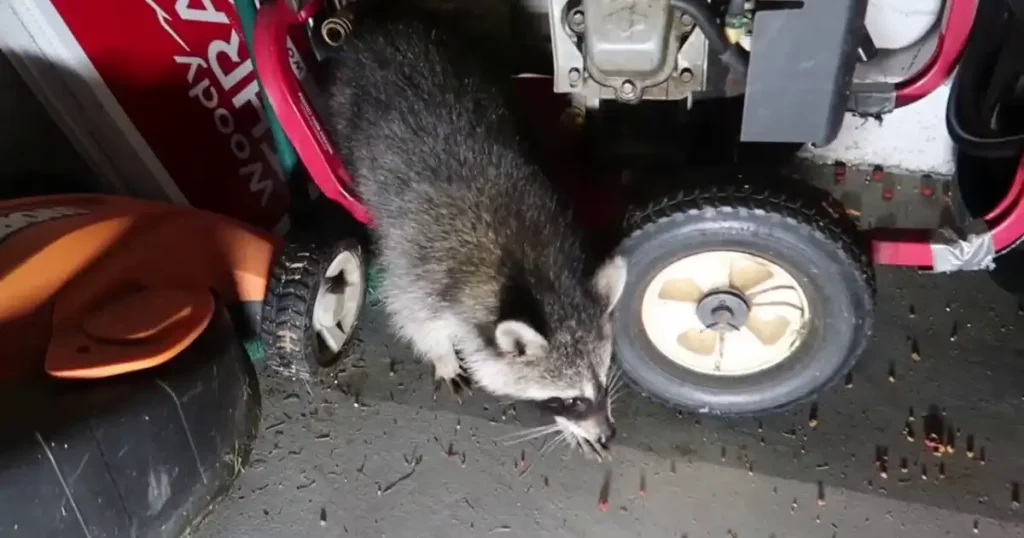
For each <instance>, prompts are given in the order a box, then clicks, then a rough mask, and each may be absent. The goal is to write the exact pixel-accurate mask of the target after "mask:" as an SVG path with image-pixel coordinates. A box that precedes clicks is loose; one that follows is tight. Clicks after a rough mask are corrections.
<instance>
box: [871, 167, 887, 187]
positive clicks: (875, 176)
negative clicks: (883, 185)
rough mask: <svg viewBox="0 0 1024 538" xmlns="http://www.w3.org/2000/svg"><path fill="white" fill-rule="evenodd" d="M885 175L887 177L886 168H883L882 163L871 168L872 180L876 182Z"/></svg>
mask: <svg viewBox="0 0 1024 538" xmlns="http://www.w3.org/2000/svg"><path fill="white" fill-rule="evenodd" d="M884 177H885V169H884V168H882V166H881V165H875V167H874V168H872V169H871V181H874V182H876V183H877V182H879V181H882V178H884Z"/></svg>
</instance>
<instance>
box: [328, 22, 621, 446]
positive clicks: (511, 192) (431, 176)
mask: <svg viewBox="0 0 1024 538" xmlns="http://www.w3.org/2000/svg"><path fill="white" fill-rule="evenodd" d="M490 59H492V57H490V56H489V55H488V54H487V53H484V52H481V49H480V47H479V46H477V45H476V44H475V43H474V42H473V41H472V40H469V39H467V38H465V37H464V36H462V35H460V33H459V32H458V31H457V30H454V29H453V28H452V27H451V26H449V25H447V24H441V23H438V22H437V21H428V20H426V19H421V18H415V19H414V18H410V17H401V16H396V15H393V14H388V15H387V16H378V15H374V14H369V15H366V14H364V15H362V16H357V18H356V19H355V24H354V28H353V30H352V32H351V33H350V34H349V35H348V36H347V37H346V38H345V41H344V42H343V43H342V45H341V47H340V48H339V50H338V52H337V53H336V54H334V55H333V56H332V57H331V58H330V59H329V60H327V61H326V63H325V64H324V66H323V67H324V71H323V72H322V73H321V80H320V89H321V93H322V95H323V97H324V98H325V99H324V103H323V107H324V110H323V111H322V114H323V116H324V119H325V123H326V126H327V130H328V134H329V136H330V137H331V139H332V141H333V143H334V144H335V145H336V147H337V151H338V152H339V155H340V156H341V157H342V159H343V160H344V162H345V164H346V166H347V168H348V170H349V171H350V173H351V174H352V176H353V179H354V181H355V186H356V191H357V194H358V195H359V196H360V197H361V199H362V201H363V203H364V204H366V206H367V207H368V208H369V209H370V211H371V212H372V215H373V218H374V223H373V228H374V229H373V232H374V235H375V240H376V241H375V242H376V249H377V253H378V256H379V261H380V264H381V267H382V272H383V278H382V280H383V282H382V287H381V290H380V295H381V298H382V300H383V303H384V305H385V308H386V310H387V312H388V314H389V316H390V318H391V320H392V323H393V326H394V329H395V330H396V332H397V333H398V335H399V336H400V337H401V338H403V339H405V340H407V341H408V342H409V343H410V344H411V345H412V347H413V348H414V350H415V351H416V352H417V353H418V354H419V355H420V356H422V358H423V359H424V360H426V361H429V362H431V363H432V364H433V367H434V372H435V378H436V380H437V381H438V382H444V383H448V385H449V386H450V387H451V388H452V390H453V392H458V389H459V388H460V384H459V380H460V379H463V380H464V379H465V377H466V376H468V380H469V381H470V382H471V383H472V384H473V385H474V386H477V387H480V388H482V389H483V390H485V391H487V392H489V393H491V394H493V395H495V396H498V397H504V398H509V399H514V400H520V401H523V400H525V401H530V402H534V403H536V404H538V405H539V406H540V407H541V408H543V409H545V410H547V411H548V412H550V413H551V414H552V415H554V418H555V422H554V424H553V425H552V426H551V427H550V429H549V431H551V432H554V431H555V430H556V429H560V430H561V432H562V436H561V438H562V439H566V440H567V441H569V442H570V443H573V444H575V445H577V446H578V447H579V448H580V449H582V450H584V451H587V452H588V453H591V454H600V453H603V450H604V449H606V448H607V446H608V442H609V441H611V439H612V437H614V435H615V427H614V421H613V419H612V417H611V411H610V403H609V402H610V398H609V381H611V380H610V379H609V370H610V362H611V354H612V345H611V339H612V336H611V329H610V326H609V325H610V316H611V313H612V309H613V307H614V306H615V303H616V302H617V300H618V298H619V295H620V294H621V293H622V289H623V286H624V285H625V279H626V263H625V261H624V260H623V259H622V258H621V257H612V258H607V259H604V258H602V257H599V256H596V255H594V254H591V253H589V252H590V251H589V250H588V249H587V248H586V245H585V241H584V237H583V235H582V234H581V231H580V229H579V228H578V227H577V225H576V224H574V221H573V219H572V216H571V213H570V210H569V209H568V206H567V204H565V203H564V200H563V199H562V198H560V196H559V195H558V194H557V193H556V191H555V189H554V187H553V186H552V185H551V184H550V183H549V182H548V180H547V179H546V178H545V176H544V175H543V174H542V172H541V170H540V168H539V166H538V165H537V164H535V163H534V162H533V161H532V160H531V159H530V158H529V157H528V152H527V148H526V147H525V146H524V143H523V140H522V139H521V138H520V136H519V135H518V129H517V123H516V118H515V116H514V115H513V113H512V112H510V109H509V107H508V97H509V95H508V94H507V93H506V92H507V91H508V90H509V89H510V86H511V82H512V80H511V78H510V77H509V76H508V72H503V71H502V69H500V68H497V67H495V66H494V65H492V64H489V63H488V61H489V60H490Z"/></svg>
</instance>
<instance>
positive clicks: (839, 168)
mask: <svg viewBox="0 0 1024 538" xmlns="http://www.w3.org/2000/svg"><path fill="white" fill-rule="evenodd" d="M833 171H834V173H835V180H836V185H842V184H843V183H846V163H844V162H843V161H836V162H835V163H834V164H833Z"/></svg>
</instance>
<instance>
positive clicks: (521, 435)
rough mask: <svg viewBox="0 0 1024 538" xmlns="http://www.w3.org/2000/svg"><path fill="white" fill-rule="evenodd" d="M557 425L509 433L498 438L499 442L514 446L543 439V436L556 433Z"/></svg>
mask: <svg viewBox="0 0 1024 538" xmlns="http://www.w3.org/2000/svg"><path fill="white" fill-rule="evenodd" d="M558 429H559V428H558V425H557V424H548V425H546V426H538V427H536V428H528V429H526V430H523V431H518V432H515V433H510V434H508V435H505V436H502V437H499V438H498V440H499V441H504V444H505V445H506V446H507V445H514V444H516V443H522V442H523V441H529V440H530V439H536V438H538V437H544V436H545V435H548V434H551V433H555V432H556V431H558Z"/></svg>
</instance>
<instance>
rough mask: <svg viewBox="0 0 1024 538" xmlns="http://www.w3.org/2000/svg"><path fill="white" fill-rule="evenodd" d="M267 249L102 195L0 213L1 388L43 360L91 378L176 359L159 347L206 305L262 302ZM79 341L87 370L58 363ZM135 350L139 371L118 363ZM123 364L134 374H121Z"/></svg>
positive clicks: (272, 242) (241, 233) (221, 220)
mask: <svg viewBox="0 0 1024 538" xmlns="http://www.w3.org/2000/svg"><path fill="white" fill-rule="evenodd" d="M278 247H279V241H278V239H277V238H275V237H274V236H273V235H271V234H269V233H266V232H264V231H262V230H259V229H256V228H253V227H251V226H248V225H246V224H243V223H240V222H237V221H234V220H232V219H229V218H226V217H223V216H221V215H216V214H213V213H209V212H206V211H200V210H197V209H191V208H183V207H178V206H174V205H171V204H165V203H159V202H150V201H143V200H135V199H130V198H124V197H119V196H105V195H66V196H44V197H36V198H24V199H19V200H12V201H3V202H0V342H3V343H4V344H3V345H2V346H0V382H2V381H3V380H4V379H7V378H10V377H11V376H12V375H15V373H16V372H20V371H24V370H25V369H26V368H28V366H26V365H27V364H31V365H34V366H32V367H31V368H30V369H33V368H34V369H37V370H36V371H39V370H38V369H42V367H43V360H44V357H45V356H49V357H50V358H49V359H47V360H48V366H47V369H48V370H49V371H52V372H54V373H57V372H64V373H63V374H61V375H67V372H91V373H89V374H88V375H90V376H92V375H98V373H99V372H106V373H107V374H111V373H120V372H124V371H129V370H131V369H133V368H134V369H137V368H138V367H140V366H139V365H143V364H150V365H151V364H157V363H159V362H160V361H163V360H167V358H169V357H171V356H173V353H176V351H173V349H177V348H183V347H184V346H181V345H171V344H170V343H169V340H167V339H169V338H172V336H173V337H175V338H181V339H182V341H185V340H188V338H194V335H192V336H189V335H191V334H192V333H193V332H194V330H196V328H197V327H200V325H202V324H203V323H205V322H202V321H201V320H202V318H204V317H207V316H209V315H211V314H209V313H208V312H207V310H208V306H207V305H211V306H209V308H211V309H212V301H213V296H214V295H215V296H216V297H217V299H218V300H220V301H224V302H226V303H232V302H236V301H257V302H258V301H262V299H263V295H264V293H265V291H266V281H267V278H268V276H269V271H270V264H271V262H272V260H273V257H274V255H275V252H276V250H277V248H278ZM140 290H146V291H140ZM211 292H212V293H213V294H214V295H211ZM186 296H187V297H186ZM186 304H187V305H190V306H187V307H186V306H184V305H186ZM186 311H187V312H186ZM47 319H49V323H46V320H47ZM117 324H123V326H121V327H117V328H114V327H113V325H117ZM188 327H191V329H188ZM197 330H198V331H200V332H201V331H202V328H199V329H197ZM196 334H198V333H196ZM51 335H52V336H53V340H54V341H53V342H52V343H51V342H50V338H51ZM78 338H88V339H89V340H91V341H95V342H102V344H99V343H96V344H92V345H91V347H90V349H91V350H92V351H90V353H89V358H88V360H85V359H84V358H82V357H77V356H75V357H76V358H75V360H71V359H70V357H71V356H65V355H62V354H63V353H65V351H66V350H64V351H60V350H63V349H64V348H63V347H62V346H70V347H69V348H68V349H71V350H72V351H73V350H74V349H77V348H78V347H80V346H81V345H84V344H81V343H76V344H74V345H73V346H72V342H73V341H74V342H79V340H76V339H78ZM65 339H66V341H65ZM189 341H190V340H189ZM144 342H148V343H145V344H144ZM185 345H187V344H185ZM140 346H141V347H140ZM145 346H149V347H148V348H147V349H149V350H151V351H152V353H154V354H151V355H149V356H148V358H145V359H144V360H143V358H142V356H141V355H139V353H140V352H139V351H131V352H129V351H123V352H122V351H118V350H120V349H121V348H122V347H123V348H125V349H134V350H139V349H142V348H143V347H145ZM48 349H49V351H46V350H48ZM179 350H180V349H179ZM168 353H169V354H170V355H167V354H168ZM132 354H135V356H136V358H137V359H138V360H139V361H140V362H139V363H138V364H137V365H136V366H132V367H128V366H125V364H126V362H125V361H127V360H128V359H127V358H126V357H128V356H129V355H132ZM165 355H166V356H165ZM60 357H63V358H60ZM83 360H85V362H80V361H83ZM76 361H79V362H76ZM104 363H106V364H107V365H108V366H109V368H106V369H104V368H103V367H102V364H104ZM83 364H84V365H86V366H82V365H83ZM76 375H77V374H76ZM105 375H106V374H105Z"/></svg>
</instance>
